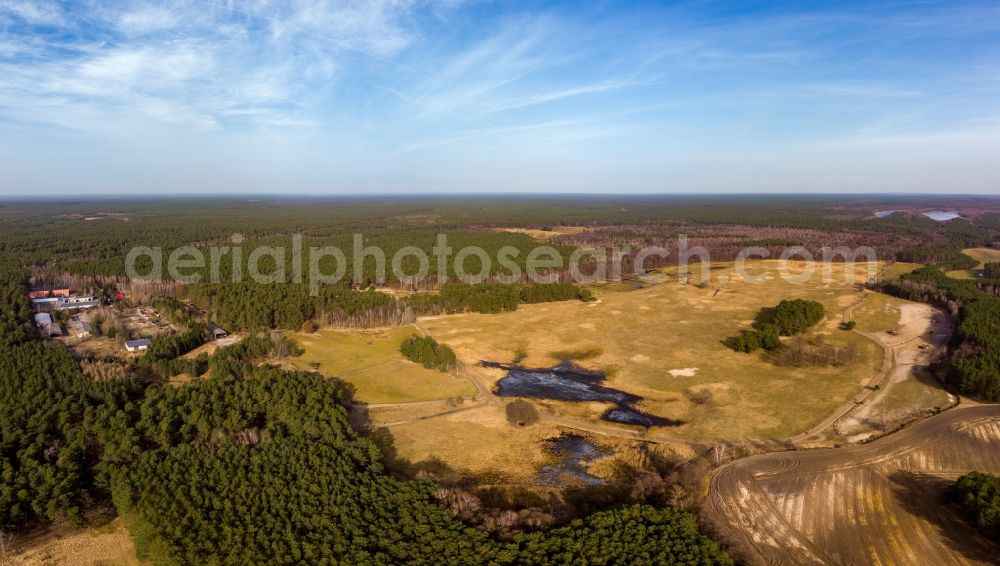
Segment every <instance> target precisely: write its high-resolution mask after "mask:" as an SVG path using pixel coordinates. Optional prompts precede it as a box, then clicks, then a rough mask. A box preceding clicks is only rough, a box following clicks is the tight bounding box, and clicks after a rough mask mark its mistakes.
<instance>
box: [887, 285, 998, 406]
mask: <svg viewBox="0 0 1000 566" xmlns="http://www.w3.org/2000/svg"><path fill="white" fill-rule="evenodd" d="M876 289H878V290H879V291H882V292H884V293H887V294H890V295H894V296H896V297H901V298H903V299H907V300H911V301H919V302H924V303H930V304H934V305H938V306H940V307H942V308H944V309H945V310H946V311H948V312H949V313H950V314H951V316H953V317H955V318H956V319H957V321H958V326H957V328H956V330H955V333H954V335H953V336H952V340H951V343H950V344H949V357H948V359H947V360H946V362H945V367H944V369H945V371H946V375H947V379H948V382H949V383H950V384H951V385H953V386H954V387H955V388H956V389H957V390H958V391H959V392H960V393H964V394H966V395H971V396H973V397H976V398H978V399H981V400H983V401H987V402H997V401H1000V297H997V296H996V295H994V294H991V293H989V292H987V291H984V289H993V290H996V287H995V286H993V285H991V284H989V283H984V282H980V281H974V280H957V279H952V278H950V277H948V276H947V275H945V274H944V273H943V272H942V271H941V270H940V269H939V268H937V267H933V266H930V267H924V268H920V269H917V270H915V271H913V272H912V273H909V274H906V275H903V276H902V277H900V279H898V280H893V281H886V282H882V283H879V284H878V285H876Z"/></svg>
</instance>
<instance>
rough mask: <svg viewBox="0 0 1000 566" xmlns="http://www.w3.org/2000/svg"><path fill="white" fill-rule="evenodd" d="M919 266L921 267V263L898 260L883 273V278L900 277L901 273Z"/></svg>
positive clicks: (908, 271)
mask: <svg viewBox="0 0 1000 566" xmlns="http://www.w3.org/2000/svg"><path fill="white" fill-rule="evenodd" d="M918 267H921V264H919V263H904V262H896V263H894V264H892V265H890V266H889V267H888V268H887V269H886V270H885V271H884V272H883V273H882V279H899V276H900V275H904V274H907V273H910V272H911V271H913V270H914V269H916V268H918Z"/></svg>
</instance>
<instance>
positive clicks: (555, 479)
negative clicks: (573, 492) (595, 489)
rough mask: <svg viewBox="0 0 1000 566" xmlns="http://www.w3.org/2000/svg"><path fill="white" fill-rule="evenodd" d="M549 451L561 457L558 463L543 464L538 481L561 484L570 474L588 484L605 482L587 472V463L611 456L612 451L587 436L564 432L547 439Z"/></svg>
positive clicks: (544, 483) (548, 484) (551, 484)
mask: <svg viewBox="0 0 1000 566" xmlns="http://www.w3.org/2000/svg"><path fill="white" fill-rule="evenodd" d="M546 442H547V443H548V445H549V446H548V448H549V451H550V452H552V453H553V454H555V455H556V456H557V457H558V458H559V462H558V463H557V464H550V465H547V466H542V467H541V468H540V469H539V470H538V483H539V485H544V486H560V485H562V484H563V483H564V482H563V478H564V477H565V476H566V475H570V476H572V477H574V478H576V479H578V480H580V481H582V482H583V483H585V484H587V485H600V484H602V483H604V480H602V479H601V478H599V477H596V476H592V475H591V474H590V473H589V472H587V469H586V467H585V466H584V465H585V464H587V463H589V462H593V461H594V460H597V459H598V458H603V457H604V456H610V455H611V453H612V451H611V450H606V449H604V448H598V447H597V446H596V445H594V444H593V443H592V442H590V441H589V440H587V439H586V438H584V437H582V436H579V435H576V434H563V435H561V436H557V437H555V438H550V439H548V440H546Z"/></svg>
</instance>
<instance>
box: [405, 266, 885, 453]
mask: <svg viewBox="0 0 1000 566" xmlns="http://www.w3.org/2000/svg"><path fill="white" fill-rule="evenodd" d="M802 269H803V266H802V265H801V264H796V263H792V264H791V266H790V272H791V273H789V275H801V273H802ZM831 269H832V275H833V277H832V280H830V281H824V280H823V278H822V277H821V272H820V271H819V270H817V272H816V273H815V274H814V276H813V277H812V278H810V279H809V280H808V281H805V282H803V283H802V284H794V283H791V282H788V281H786V280H785V279H783V278H782V277H781V276H780V275H781V274H780V271H779V265H778V262H771V261H764V262H754V263H750V264H748V267H747V275H748V277H749V278H751V279H754V280H759V281H758V282H750V281H748V280H744V279H743V278H742V277H741V276H740V275H739V274H737V273H736V272H735V269H734V267H733V266H732V264H718V265H713V269H712V271H711V280H712V284H711V285H709V286H708V287H705V288H701V287H698V286H694V285H688V284H680V283H678V282H677V281H676V280H670V281H668V282H666V283H662V284H659V285H654V286H650V287H647V288H644V289H639V290H635V291H630V292H619V291H615V292H601V291H600V290H598V299H599V300H597V301H595V302H591V303H581V302H575V301H571V302H564V303H551V304H538V305H522V306H521V307H520V308H519V309H518V310H517V311H515V312H511V313H504V314H499V315H479V314H460V315H450V316H441V317H432V318H426V319H422V321H421V323H422V324H423V325H424V327H425V328H426V329H427V330H428V332H429V333H430V334H431V335H433V336H434V337H435V338H437V339H438V340H439V341H441V342H444V343H446V344H448V345H450V346H452V347H453V348H454V349H455V351H456V353H457V354H458V356H459V358H460V359H461V360H462V361H463V362H464V363H465V364H466V366H467V367H469V369H470V371H474V372H477V374H478V375H479V376H480V377H481V378H482V379H483V380H484V381H486V382H487V383H493V382H495V381H496V379H497V378H498V377H499V376H500V374H499V373H498V372H496V371H495V370H494V371H488V370H484V369H483V368H478V367H475V365H476V364H477V363H478V362H479V361H480V360H495V361H502V362H510V361H512V360H513V359H514V358H515V357H516V356H517V355H519V354H524V355H526V357H525V358H524V359H523V360H522V364H524V365H526V366H531V367H548V366H552V365H554V364H556V363H558V361H559V360H558V357H559V356H560V355H565V354H566V353H567V352H569V353H582V354H585V355H584V356H583V358H584V359H581V360H580V361H579V362H578V363H579V364H580V365H582V366H584V367H587V368H592V369H600V370H603V371H606V372H607V373H608V375H609V378H608V380H607V382H606V385H608V386H610V387H614V388H617V389H621V390H624V391H628V392H630V393H634V394H637V395H641V396H643V397H644V398H645V400H644V401H643V402H641V403H640V405H639V407H640V408H641V409H643V410H645V411H648V412H650V413H653V414H655V415H659V416H664V417H669V418H673V419H681V420H683V421H685V422H686V424H684V425H682V426H680V427H677V428H674V429H670V430H669V432H668V434H670V435H671V436H676V437H678V438H683V439H689V440H697V441H716V440H740V439H746V438H761V439H766V438H783V437H786V436H790V435H792V434H795V433H796V432H800V431H802V430H804V429H806V428H808V427H809V426H810V425H812V424H814V423H816V422H818V421H819V420H821V419H822V418H823V417H824V416H825V415H826V414H827V413H829V412H830V411H831V410H832V409H833V408H835V407H836V406H837V405H839V404H840V403H842V402H843V401H844V400H845V399H846V398H848V397H849V396H850V395H851V394H852V393H854V392H855V391H857V390H858V389H859V388H860V387H861V384H862V383H863V382H864V381H865V380H867V379H869V378H870V377H871V376H872V374H873V372H875V371H877V369H878V367H879V364H880V363H881V358H882V352H881V348H880V347H879V346H878V344H876V343H875V342H873V341H872V340H870V339H867V338H865V337H863V336H861V335H859V334H857V333H852V332H845V331H841V330H838V329H837V324H838V323H839V322H840V321H841V317H840V313H841V312H842V311H843V310H844V309H845V308H846V307H848V306H850V305H852V304H854V303H856V302H857V301H859V300H860V299H861V294H860V293H858V291H857V290H856V289H855V288H854V284H855V283H856V282H863V281H867V279H868V277H869V270H868V269H867V266H860V265H859V266H857V267H856V269H855V271H856V272H852V273H846V272H845V267H844V266H842V265H837V264H835V265H833V266H831ZM716 289H719V292H718V293H716ZM795 298H801V299H812V300H816V301H819V302H821V303H823V304H824V305H825V306H826V308H827V311H828V317H827V319H826V320H825V321H824V322H821V323H820V324H819V325H818V326H817V327H816V328H815V329H813V332H812V334H817V333H822V334H825V340H826V342H827V343H829V344H838V345H845V344H847V343H849V342H854V343H856V344H857V348H858V357H857V360H856V361H855V362H854V363H853V364H851V365H849V366H847V367H840V368H818V367H809V368H781V367H778V366H776V365H775V364H774V363H773V362H772V361H770V360H769V359H767V354H763V353H755V354H742V353H737V352H733V351H732V350H730V349H728V348H727V347H726V346H725V345H724V344H723V340H724V339H725V338H726V337H728V336H731V335H734V334H736V333H738V332H739V331H740V330H741V329H749V328H751V325H752V324H753V321H754V318H755V316H757V314H758V312H759V311H760V310H761V309H762V308H766V307H771V306H774V305H775V304H777V303H778V302H779V301H780V300H781V299H795ZM558 405H571V404H570V403H559V404H558ZM576 407H577V408H576V410H574V411H573V413H574V414H573V416H574V417H581V416H583V417H589V418H590V419H593V420H595V421H596V419H597V418H598V417H599V416H600V409H599V408H598V409H597V410H595V409H593V408H589V407H586V406H581V405H577V406H576ZM455 418H460V417H455Z"/></svg>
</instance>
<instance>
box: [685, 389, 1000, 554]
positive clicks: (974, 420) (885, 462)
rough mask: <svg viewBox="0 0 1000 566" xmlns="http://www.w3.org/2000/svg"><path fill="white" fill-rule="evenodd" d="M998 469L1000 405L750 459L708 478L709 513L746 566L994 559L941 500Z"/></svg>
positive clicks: (988, 548)
mask: <svg viewBox="0 0 1000 566" xmlns="http://www.w3.org/2000/svg"><path fill="white" fill-rule="evenodd" d="M970 470H979V471H986V472H994V473H995V472H1000V405H978V406H970V407H960V408H956V409H953V410H950V411H948V412H946V413H943V414H941V415H938V416H936V417H932V418H930V419H927V420H925V421H923V422H920V423H917V424H914V425H912V426H910V427H908V428H906V429H904V430H902V431H900V432H898V433H896V434H892V435H889V436H887V437H884V438H881V439H879V440H876V441H873V442H871V443H868V444H864V445H860V446H850V447H845V448H833V449H821V450H805V451H794V452H782V453H773V454H765V455H761V456H753V457H749V458H744V459H741V460H737V461H735V462H733V463H731V464H728V465H726V466H723V467H722V468H720V469H719V470H718V472H717V473H716V475H715V476H714V477H713V479H712V483H711V488H710V493H709V498H708V500H707V501H706V503H705V514H706V516H707V518H708V519H709V520H711V521H712V522H713V523H714V524H715V525H716V526H717V527H718V529H719V531H720V532H721V533H722V534H723V535H724V536H725V538H726V539H728V540H729V541H730V542H731V543H732V544H733V546H734V548H735V549H736V551H737V552H738V553H742V554H745V559H746V561H747V562H748V563H750V564H851V565H855V564H858V565H860V564H900V565H904V564H905V565H916V566H919V565H927V566H941V565H949V564H994V563H996V560H997V557H998V556H1000V548H997V546H996V545H993V544H992V543H990V542H988V541H987V540H986V539H984V538H982V537H980V536H978V535H977V534H975V531H974V530H973V529H972V528H971V527H970V526H969V525H967V524H966V523H964V522H962V521H961V520H960V519H959V518H958V517H957V516H956V515H955V514H954V512H953V511H952V510H951V508H950V507H949V506H947V505H945V504H943V500H942V497H943V493H944V490H945V488H946V487H947V485H948V484H949V483H950V482H951V481H953V480H954V479H955V478H957V477H958V476H959V475H961V474H964V473H966V472H968V471H970Z"/></svg>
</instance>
